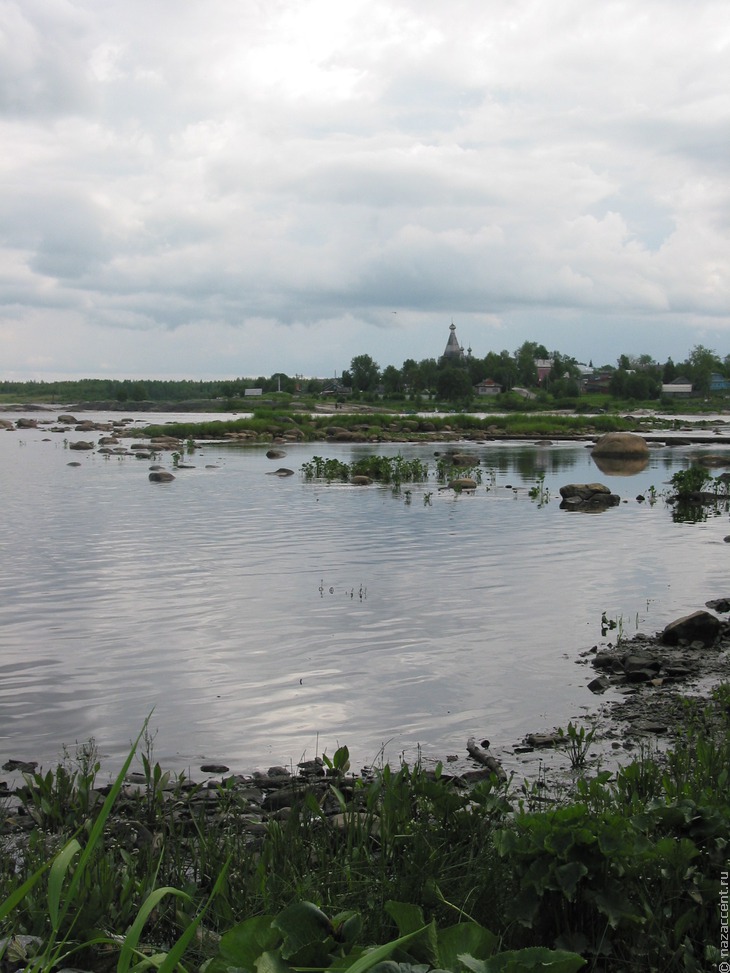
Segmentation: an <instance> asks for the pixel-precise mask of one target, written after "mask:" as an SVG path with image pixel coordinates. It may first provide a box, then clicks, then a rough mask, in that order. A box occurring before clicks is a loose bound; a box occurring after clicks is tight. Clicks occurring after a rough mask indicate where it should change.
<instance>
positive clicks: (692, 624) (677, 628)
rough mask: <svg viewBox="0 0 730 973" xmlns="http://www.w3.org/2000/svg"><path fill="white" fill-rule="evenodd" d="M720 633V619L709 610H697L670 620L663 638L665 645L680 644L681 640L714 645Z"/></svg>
mask: <svg viewBox="0 0 730 973" xmlns="http://www.w3.org/2000/svg"><path fill="white" fill-rule="evenodd" d="M719 634H720V619H719V618H716V617H715V616H714V615H711V614H710V613H709V612H706V611H696V612H692V614H691V615H684V616H683V617H682V618H678V619H676V620H675V621H673V622H670V623H669V625H667V627H666V628H665V629H664V631H663V632H662V636H661V640H662V642H663V643H664V644H665V645H679V643H680V642H702V643H703V644H704V645H712V644H713V643H714V642H715V640H716V639H717V637H718V635H719Z"/></svg>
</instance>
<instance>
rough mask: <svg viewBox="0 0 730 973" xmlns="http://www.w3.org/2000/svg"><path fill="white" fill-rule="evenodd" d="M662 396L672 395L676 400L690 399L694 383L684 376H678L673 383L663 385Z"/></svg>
mask: <svg viewBox="0 0 730 973" xmlns="http://www.w3.org/2000/svg"><path fill="white" fill-rule="evenodd" d="M662 395H671V396H672V397H673V398H675V399H688V398H689V397H690V395H692V383H691V382H690V380H689V379H688V378H685V377H684V376H683V375H678V376H677V378H675V379H674V381H673V382H664V383H663V384H662Z"/></svg>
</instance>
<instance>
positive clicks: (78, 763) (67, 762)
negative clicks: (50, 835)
mask: <svg viewBox="0 0 730 973" xmlns="http://www.w3.org/2000/svg"><path fill="white" fill-rule="evenodd" d="M100 767H101V764H100V762H99V751H98V749H97V747H96V743H95V741H94V740H93V738H92V739H91V740H90V741H89V742H88V743H84V744H77V746H76V751H75V755H74V756H73V757H72V756H71V754H70V753H69V751H68V749H67V748H66V747H64V749H63V760H62V761H61V762H60V763H59V764H58V765H57V767H56V768H55V770H49V771H47V772H46V773H45V774H44V773H43V772H42V771H35V772H33V773H26V774H23V779H24V781H25V784H24V785H23V787H22V788H21V789H20V791H19V796H20V798H21V800H22V801H23V803H24V805H25V808H26V810H27V811H28V813H29V815H30V816H31V818H32V819H33V820H34V821H35V823H36V824H37V825H38V826H39V827H41V828H43V829H44V830H45V831H51V832H57V831H63V830H68V829H72V830H73V828H75V827H77V826H78V822H79V818H82V819H83V818H85V817H87V816H88V815H89V814H90V813H91V811H92V809H93V808H94V806H95V805H96V802H97V801H98V800H99V794H98V792H97V791H96V790H95V789H94V784H95V782H96V775H97V774H98V772H99V770H100Z"/></svg>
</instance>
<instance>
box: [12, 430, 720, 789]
mask: <svg viewBox="0 0 730 973" xmlns="http://www.w3.org/2000/svg"><path fill="white" fill-rule="evenodd" d="M147 418H148V417H147ZM186 418H187V417H186ZM155 421H157V418H155ZM69 438H70V439H74V438H90V437H89V435H88V434H70V435H66V436H64V435H63V434H59V433H50V432H48V431H42V430H37V431H36V430H31V431H16V432H9V433H0V487H1V489H2V498H3V504H2V509H3V531H2V537H1V538H0V552H1V553H2V559H3V572H2V579H1V580H0V593H1V597H0V674H1V678H0V758H2V759H1V760H0V762H4V760H5V759H7V758H8V757H11V756H12V757H16V758H17V757H24V758H26V759H30V758H33V759H39V760H41V761H43V762H44V763H46V765H47V764H48V763H50V762H52V761H54V760H55V759H56V758H57V756H58V754H59V751H60V747H61V745H62V744H64V743H65V744H69V745H73V743H74V742H75V741H79V742H82V741H85V740H87V739H88V738H89V737H91V736H93V737H95V739H96V740H97V742H98V744H99V746H100V748H101V750H102V752H103V753H104V754H105V755H107V758H108V763H109V765H111V766H113V765H114V764H115V762H116V763H118V762H120V761H121V758H122V756H123V755H124V753H125V751H126V748H127V747H128V745H129V742H130V740H131V739H133V738H134V736H136V733H137V732H138V730H139V728H140V727H141V725H142V722H143V720H144V718H145V717H146V716H147V715H148V714H149V713H150V711H152V710H154V712H153V716H152V724H151V725H152V727H153V729H156V730H157V738H156V741H155V755H156V757H157V759H159V760H160V761H161V762H162V763H164V764H165V765H166V766H167V767H172V768H174V769H179V770H188V769H190V770H192V771H193V772H195V771H196V770H197V768H198V767H199V765H200V763H201V762H203V761H204V760H222V761H224V762H225V763H226V764H228V765H229V766H230V767H231V768H232V769H234V770H237V771H251V770H253V769H255V768H266V767H268V766H270V765H272V764H282V763H283V764H287V765H288V764H292V763H296V762H297V761H298V760H300V759H301V758H302V757H303V756H306V757H312V756H314V755H315V754H318V753H322V752H324V751H327V752H328V753H332V752H333V750H334V749H335V748H336V747H337V745H338V744H343V743H346V744H347V745H348V746H349V747H350V750H351V751H352V753H353V756H354V765H355V766H361V765H362V764H364V763H369V762H372V761H373V760H375V759H377V758H378V755H379V754H380V753H381V752H382V753H384V755H385V756H386V757H387V758H388V759H395V760H397V759H398V757H399V756H400V755H401V754H403V755H404V756H405V757H406V759H409V760H412V759H413V758H414V757H415V756H416V755H417V754H418V753H419V752H420V753H422V754H423V755H424V756H425V757H427V758H428V757H434V758H436V757H443V756H445V755H447V754H450V753H455V754H456V753H458V754H463V753H464V750H465V744H466V740H467V738H468V737H469V736H472V735H474V736H477V737H479V738H482V737H484V736H488V737H489V738H490V739H491V741H492V743H493V745H496V746H499V745H509V744H513V743H515V742H517V740H519V739H520V738H521V737H522V736H523V735H524V734H525V733H526V732H530V731H535V730H542V729H546V728H552V727H554V726H555V725H560V724H562V725H565V724H566V723H567V721H568V720H569V719H571V718H576V717H577V716H580V714H581V713H582V712H583V711H584V708H585V707H591V708H594V707H595V706H596V705H597V703H596V700H595V698H594V697H592V696H591V694H590V693H589V692H588V690H587V689H586V684H587V682H588V681H589V680H590V678H591V677H592V675H593V672H592V670H591V669H590V668H589V667H587V666H585V665H581V664H578V662H579V656H580V653H581V652H584V651H585V650H586V649H589V648H590V647H591V646H592V645H595V644H597V643H599V642H600V641H601V632H600V620H601V615H602V613H603V612H606V614H607V616H608V617H610V618H614V619H616V620H620V621H621V625H622V628H623V630H624V632H625V634H627V635H631V634H633V633H634V632H635V631H636V630H637V628H639V629H640V630H642V631H650V632H654V631H657V630H658V629H660V628H663V626H664V625H665V624H666V623H667V622H668V621H670V620H671V619H673V618H675V617H677V616H678V615H681V614H685V613H686V612H689V611H694V610H695V609H697V608H699V607H702V606H703V605H704V602H705V601H706V600H707V599H709V598H715V597H720V596H727V595H728V594H729V592H728V590H727V585H726V578H727V571H726V565H727V558H728V556H730V549H729V548H728V545H727V544H725V543H724V541H723V538H724V537H725V536H726V535H727V534H728V533H730V531H729V530H728V517H727V515H726V514H723V515H722V516H717V517H715V516H711V517H710V518H708V520H707V521H705V522H703V523H700V524H682V523H674V522H673V520H672V516H671V509H670V508H669V507H667V505H666V504H665V503H664V501H663V500H662V499H661V497H660V499H659V500H658V501H657V502H656V503H654V504H653V505H651V504H649V503H648V502H645V503H639V502H637V501H636V499H635V498H636V496H637V495H638V494H640V493H642V494H644V495H647V496H648V495H650V488H651V487H652V486H653V487H654V488H655V490H656V491H657V493H658V494H659V495H660V494H661V492H662V491H663V490H664V489H665V484H666V482H667V481H668V479H669V477H670V476H671V474H672V472H673V471H674V470H676V469H679V468H681V467H682V466H686V465H687V463H688V462H689V455H690V453H692V452H695V451H696V450H692V449H690V448H665V449H658V450H654V451H652V453H651V458H650V464H649V466H648V468H647V469H646V470H645V471H644V472H642V473H640V474H638V475H636V476H632V477H615V476H614V477H612V476H606V475H604V474H602V473H600V471H598V470H597V468H596V467H595V465H594V464H593V462H592V460H591V458H590V453H589V451H588V450H587V449H586V448H585V446H584V445H583V444H580V443H571V444H563V445H559V444H557V445H553V446H546V447H545V446H543V447H535V446H532V445H525V444H518V443H512V444H501V443H500V444H492V443H489V444H483V445H474V444H468V445H465V446H464V447H463V448H464V449H466V450H468V451H470V452H473V453H474V455H475V457H476V458H478V460H479V462H480V467H481V469H482V471H483V474H482V483H481V484H480V486H479V488H478V490H477V491H476V493H474V494H461V495H456V494H454V493H453V492H451V491H439V490H438V484H437V483H436V482H435V480H434V479H433V474H434V471H435V457H434V452H435V450H437V449H441V450H443V447H439V446H434V445H428V446H420V445H419V446H403V445H399V446H396V445H388V446H383V447H379V449H380V450H381V451H382V452H387V453H389V454H397V453H401V454H403V455H407V456H418V457H420V458H421V459H422V460H423V461H424V462H428V463H429V466H430V469H431V471H432V478H431V481H430V482H429V483H428V484H418V485H413V486H409V487H408V488H403V489H402V490H401V492H400V494H399V495H394V493H393V491H392V489H391V488H390V487H385V486H372V487H368V488H356V487H351V486H348V485H340V484H332V485H327V484H324V483H308V482H305V480H304V478H303V477H302V475H301V474H300V472H299V470H300V468H301V465H302V463H304V462H305V461H307V460H309V459H311V458H312V456H314V455H319V456H326V457H337V458H339V459H342V460H343V461H346V462H350V461H352V459H353V458H355V457H357V456H360V455H362V454H364V453H370V452H372V451H373V449H374V447H367V446H363V445H330V444H324V443H315V444H309V445H298V446H292V447H287V454H288V455H287V457H286V458H285V459H284V460H273V461H272V460H269V459H267V458H266V455H265V452H266V448H265V447H235V446H231V447H227V446H219V445H206V446H203V447H202V448H201V449H199V450H197V451H196V453H195V455H194V456H193V457H191V458H190V459H189V462H191V463H192V464H194V466H195V469H190V470H180V471H178V472H177V474H176V479H175V481H174V482H173V483H170V484H152V483H150V482H149V480H148V467H149V465H150V464H149V462H148V461H143V460H138V459H136V458H134V457H124V458H105V457H104V456H102V455H100V454H99V453H97V452H94V453H83V452H75V451H70V450H69V449H67V448H65V445H64V440H67V439H69ZM44 439H47V440H48V441H44ZM713 452H715V453H716V452H718V450H717V449H713ZM163 461H164V462H165V463H166V465H167V466H168V467H171V459H170V457H169V455H168V456H167V457H165V459H164V460H163ZM70 462H79V463H80V464H81V465H80V466H78V467H71V466H69V465H68V464H69V463H70ZM281 465H286V466H288V467H289V468H291V469H293V470H295V471H296V475H294V476H291V477H288V478H286V479H280V478H278V477H274V476H267V475H266V474H267V473H268V472H271V471H272V470H273V469H276V468H277V467H278V466H281ZM541 473H542V474H544V477H545V480H544V483H545V486H546V487H547V489H548V490H549V499H548V501H547V502H546V503H543V504H542V505H540V504H539V503H538V502H537V501H536V500H534V499H531V498H530V496H529V489H530V488H531V487H533V486H534V485H535V484H536V482H537V481H536V478H537V477H538V475H540V474H541ZM596 480H599V481H601V482H605V483H606V484H607V485H608V486H609V487H610V488H611V489H612V490H613V491H615V492H617V493H619V495H620V496H621V497H622V498H623V499H624V500H625V501H626V502H624V503H622V504H621V505H620V506H619V507H617V508H613V509H611V510H608V511H606V512H605V513H602V514H600V515H583V514H576V513H568V512H566V511H563V510H560V508H559V497H558V488H559V486H561V485H562V484H565V483H568V482H585V481H589V482H590V481H596ZM406 489H407V490H409V491H410V493H407V492H406Z"/></svg>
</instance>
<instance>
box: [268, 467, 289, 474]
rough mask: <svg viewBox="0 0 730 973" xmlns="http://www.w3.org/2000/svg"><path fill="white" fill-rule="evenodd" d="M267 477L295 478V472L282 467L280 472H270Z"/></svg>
mask: <svg viewBox="0 0 730 973" xmlns="http://www.w3.org/2000/svg"><path fill="white" fill-rule="evenodd" d="M266 475H267V476H294V470H288V469H287V468H286V467H285V466H280V467H279V469H278V470H269V472H268V473H267V474H266Z"/></svg>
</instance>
